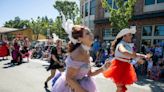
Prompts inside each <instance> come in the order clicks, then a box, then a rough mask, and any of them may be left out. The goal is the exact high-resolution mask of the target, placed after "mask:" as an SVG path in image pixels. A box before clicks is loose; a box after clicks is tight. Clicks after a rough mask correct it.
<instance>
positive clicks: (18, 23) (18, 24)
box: [4, 17, 29, 28]
mask: <svg viewBox="0 0 164 92" xmlns="http://www.w3.org/2000/svg"><path fill="white" fill-rule="evenodd" d="M28 24H29V20H21V19H20V18H19V17H15V19H14V20H9V21H6V22H5V25H4V26H5V27H10V28H24V26H26V27H29V25H28Z"/></svg>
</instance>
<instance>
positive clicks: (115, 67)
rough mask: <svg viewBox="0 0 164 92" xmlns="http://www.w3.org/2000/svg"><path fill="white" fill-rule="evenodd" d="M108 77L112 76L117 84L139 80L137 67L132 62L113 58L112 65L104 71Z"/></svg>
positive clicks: (126, 83)
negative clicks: (136, 71)
mask: <svg viewBox="0 0 164 92" xmlns="http://www.w3.org/2000/svg"><path fill="white" fill-rule="evenodd" d="M103 75H104V76H105V77H106V78H111V79H112V80H113V81H114V82H115V83H116V84H124V85H128V84H133V83H134V82H136V81H137V76H136V73H135V69H134V67H133V65H132V64H130V63H128V62H123V61H120V60H117V59H113V61H112V63H111V65H110V66H109V67H108V69H107V70H106V71H104V72H103Z"/></svg>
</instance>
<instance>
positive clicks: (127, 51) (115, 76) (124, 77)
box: [103, 28, 150, 92]
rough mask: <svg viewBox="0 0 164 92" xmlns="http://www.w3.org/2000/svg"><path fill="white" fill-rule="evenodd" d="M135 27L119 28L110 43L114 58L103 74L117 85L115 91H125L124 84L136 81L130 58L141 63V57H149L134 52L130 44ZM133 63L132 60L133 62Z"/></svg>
mask: <svg viewBox="0 0 164 92" xmlns="http://www.w3.org/2000/svg"><path fill="white" fill-rule="evenodd" d="M135 32H136V30H135V29H129V28H125V29H123V30H121V31H120V32H119V33H118V34H117V36H116V38H115V40H114V41H113V43H112V47H111V49H112V50H113V51H114V54H115V55H114V56H115V57H114V59H112V61H111V65H110V66H109V67H108V69H107V70H106V71H104V72H103V75H104V76H105V77H106V78H111V79H112V80H113V81H114V83H115V84H116V86H117V91H116V92H126V90H127V88H126V85H130V84H133V83H134V82H136V81H137V76H136V73H135V70H134V67H133V65H132V64H131V62H132V59H133V60H135V61H138V63H143V60H142V58H149V57H150V55H149V54H148V55H143V54H139V53H136V52H134V50H133V47H132V46H131V42H132V34H135ZM133 63H134V62H133Z"/></svg>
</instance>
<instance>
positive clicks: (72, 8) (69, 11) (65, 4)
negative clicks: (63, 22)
mask: <svg viewBox="0 0 164 92" xmlns="http://www.w3.org/2000/svg"><path fill="white" fill-rule="evenodd" d="M53 6H54V8H55V9H57V10H58V11H59V12H61V11H62V12H63V14H64V15H65V17H66V19H72V20H73V21H74V22H75V18H76V16H77V15H78V14H79V8H78V6H77V4H76V2H70V1H67V0H65V1H61V0H57V1H56V2H55V4H54V5H53Z"/></svg>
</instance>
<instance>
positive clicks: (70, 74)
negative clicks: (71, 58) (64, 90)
mask: <svg viewBox="0 0 164 92" xmlns="http://www.w3.org/2000/svg"><path fill="white" fill-rule="evenodd" d="M78 72H79V70H78V69H76V68H72V67H69V68H68V69H67V72H66V81H67V83H68V85H69V86H70V87H71V88H72V89H73V90H75V92H87V91H86V90H85V89H83V88H82V87H81V86H80V84H79V83H78V82H77V80H76V78H75V76H76V75H77V73H78Z"/></svg>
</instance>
